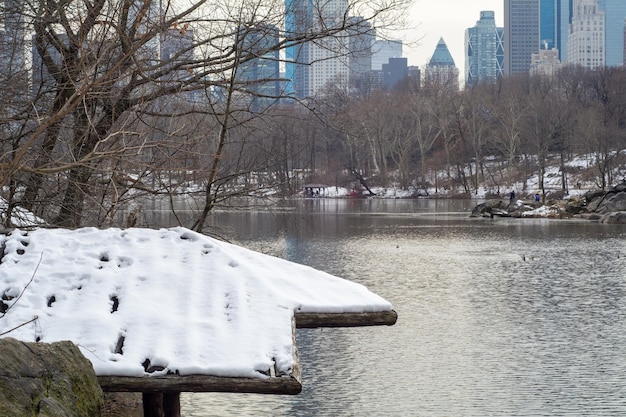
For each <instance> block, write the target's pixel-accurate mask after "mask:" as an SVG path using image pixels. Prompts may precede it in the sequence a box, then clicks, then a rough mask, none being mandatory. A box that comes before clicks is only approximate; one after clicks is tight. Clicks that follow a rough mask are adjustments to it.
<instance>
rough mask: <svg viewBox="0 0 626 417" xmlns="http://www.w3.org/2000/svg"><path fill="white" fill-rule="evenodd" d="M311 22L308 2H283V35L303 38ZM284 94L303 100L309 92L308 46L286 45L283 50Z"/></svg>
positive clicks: (310, 10)
mask: <svg viewBox="0 0 626 417" xmlns="http://www.w3.org/2000/svg"><path fill="white" fill-rule="evenodd" d="M311 20H312V4H311V2H310V1H309V0H285V34H286V36H289V37H298V36H304V35H305V34H306V32H307V30H308V28H309V27H310V22H311ZM285 59H286V64H285V78H286V79H287V80H288V81H287V83H286V85H285V93H286V94H287V95H289V96H292V97H296V98H304V97H306V96H307V92H308V91H309V67H308V59H309V44H308V43H306V42H305V43H300V44H296V45H293V44H292V45H288V46H287V48H286V49H285Z"/></svg>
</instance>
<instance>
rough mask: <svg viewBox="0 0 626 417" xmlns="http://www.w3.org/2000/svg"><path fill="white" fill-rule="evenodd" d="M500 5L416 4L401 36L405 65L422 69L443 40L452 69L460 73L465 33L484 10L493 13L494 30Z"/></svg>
mask: <svg viewBox="0 0 626 417" xmlns="http://www.w3.org/2000/svg"><path fill="white" fill-rule="evenodd" d="M503 4H504V2H503V0H472V1H468V0H447V1H441V0H417V2H416V3H415V5H414V6H413V7H412V9H411V13H410V29H408V30H406V31H403V32H402V33H401V35H402V39H403V40H404V42H405V45H404V49H403V51H404V56H405V57H407V58H408V61H409V65H412V66H419V67H420V68H421V67H423V66H425V65H426V64H427V63H428V61H430V58H431V57H432V55H433V53H434V52H435V48H436V47H437V44H438V43H439V40H440V39H441V38H443V40H444V41H445V42H446V45H447V46H448V49H449V50H450V54H451V55H452V58H453V59H454V63H455V65H456V66H457V68H459V70H460V72H463V68H464V65H465V30H466V29H468V28H470V27H473V26H475V25H476V22H477V21H478V20H480V12H481V11H485V10H488V11H493V12H495V20H496V26H499V27H501V26H503V25H504V19H503ZM451 10H454V13H453V14H452V15H451V12H450V11H451ZM416 42H417V43H418V45H415V43H416Z"/></svg>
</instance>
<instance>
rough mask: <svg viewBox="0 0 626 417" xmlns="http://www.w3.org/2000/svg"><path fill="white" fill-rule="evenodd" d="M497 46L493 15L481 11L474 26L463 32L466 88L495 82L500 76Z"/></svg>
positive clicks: (491, 12) (489, 12) (496, 30)
mask: <svg viewBox="0 0 626 417" xmlns="http://www.w3.org/2000/svg"><path fill="white" fill-rule="evenodd" d="M500 32H502V30H500ZM498 46H499V45H498V28H496V20H495V13H494V12H493V11H482V12H480V20H478V21H477V22H476V26H474V27H471V28H468V29H467V30H466V31H465V84H466V85H467V86H468V87H474V86H476V85H478V84H480V83H486V82H495V81H496V79H497V77H498V76H501V75H502V74H501V73H500V74H499V73H498V56H497V52H498ZM500 46H501V45H500Z"/></svg>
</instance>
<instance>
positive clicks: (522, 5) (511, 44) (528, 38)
mask: <svg viewBox="0 0 626 417" xmlns="http://www.w3.org/2000/svg"><path fill="white" fill-rule="evenodd" d="M504 30H505V32H504V41H505V48H504V72H505V74H506V75H513V74H519V73H525V72H528V71H529V70H530V59H531V56H532V54H536V53H538V52H539V0H504Z"/></svg>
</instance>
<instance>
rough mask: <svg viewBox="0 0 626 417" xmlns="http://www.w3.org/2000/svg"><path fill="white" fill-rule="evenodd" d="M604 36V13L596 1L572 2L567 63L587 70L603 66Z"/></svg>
mask: <svg viewBox="0 0 626 417" xmlns="http://www.w3.org/2000/svg"><path fill="white" fill-rule="evenodd" d="M622 33H623V32H622ZM604 36H605V23H604V11H602V10H600V8H599V7H598V0H574V8H573V16H572V24H571V26H570V34H569V38H568V41H567V42H568V52H567V57H568V58H567V62H569V63H571V64H575V65H580V66H583V67H585V68H588V69H593V68H597V67H601V66H604V65H605V49H604V46H605V40H604Z"/></svg>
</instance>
